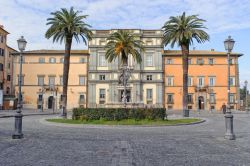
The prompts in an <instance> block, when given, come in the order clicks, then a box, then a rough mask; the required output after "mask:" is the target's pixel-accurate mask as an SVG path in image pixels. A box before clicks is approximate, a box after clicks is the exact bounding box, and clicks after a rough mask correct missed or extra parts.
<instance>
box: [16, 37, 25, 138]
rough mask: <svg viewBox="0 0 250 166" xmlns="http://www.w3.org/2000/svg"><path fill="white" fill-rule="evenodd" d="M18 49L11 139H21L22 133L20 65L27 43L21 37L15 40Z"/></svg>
mask: <svg viewBox="0 0 250 166" xmlns="http://www.w3.org/2000/svg"><path fill="white" fill-rule="evenodd" d="M17 44H18V49H19V50H20V57H19V62H20V69H19V79H18V88H19V93H18V104H17V111H16V114H15V133H14V134H13V135H12V138H13V139H21V138H23V133H22V118H23V115H22V101H21V100H22V64H23V51H24V50H25V47H26V44H27V41H26V40H25V39H24V38H23V36H21V38H20V39H18V40H17Z"/></svg>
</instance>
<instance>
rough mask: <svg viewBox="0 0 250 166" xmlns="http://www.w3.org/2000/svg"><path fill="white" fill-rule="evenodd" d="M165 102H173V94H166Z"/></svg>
mask: <svg viewBox="0 0 250 166" xmlns="http://www.w3.org/2000/svg"><path fill="white" fill-rule="evenodd" d="M167 103H168V104H173V103H174V97H173V94H167Z"/></svg>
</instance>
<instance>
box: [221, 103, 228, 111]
mask: <svg viewBox="0 0 250 166" xmlns="http://www.w3.org/2000/svg"><path fill="white" fill-rule="evenodd" d="M221 109H222V112H223V114H225V113H226V109H227V106H226V104H225V103H223V105H222V106H221Z"/></svg>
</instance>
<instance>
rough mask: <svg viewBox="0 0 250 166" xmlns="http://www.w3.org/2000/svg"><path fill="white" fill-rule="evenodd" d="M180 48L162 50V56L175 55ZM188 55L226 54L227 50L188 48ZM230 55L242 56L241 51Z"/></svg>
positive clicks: (178, 53)
mask: <svg viewBox="0 0 250 166" xmlns="http://www.w3.org/2000/svg"><path fill="white" fill-rule="evenodd" d="M181 54H182V52H181V50H164V52H163V55H164V56H169V55H170V56H175V55H181ZM189 55H191V56H192V55H201V56H202V55H204V56H205V55H227V52H221V51H214V50H189ZM231 55H237V56H239V57H240V56H242V55H243V54H241V53H235V52H232V53H231Z"/></svg>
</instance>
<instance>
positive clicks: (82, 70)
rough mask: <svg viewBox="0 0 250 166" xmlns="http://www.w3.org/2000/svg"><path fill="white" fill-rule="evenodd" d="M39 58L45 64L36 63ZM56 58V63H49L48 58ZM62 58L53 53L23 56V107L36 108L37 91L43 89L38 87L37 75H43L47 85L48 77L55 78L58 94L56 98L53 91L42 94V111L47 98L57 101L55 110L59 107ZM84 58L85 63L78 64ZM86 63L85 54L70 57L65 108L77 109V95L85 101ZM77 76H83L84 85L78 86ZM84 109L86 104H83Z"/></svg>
mask: <svg viewBox="0 0 250 166" xmlns="http://www.w3.org/2000/svg"><path fill="white" fill-rule="evenodd" d="M39 57H44V58H45V63H38V60H39ZM50 57H54V58H56V63H49V58H50ZM62 57H63V53H62V54H59V55H58V54H53V53H49V52H48V53H45V54H44V53H43V54H39V53H36V54H32V53H29V54H24V63H23V72H22V73H23V75H24V85H23V86H22V92H23V96H24V106H26V107H31V108H37V98H38V94H39V91H40V92H41V90H42V89H43V88H42V86H38V77H37V76H38V75H44V84H46V85H48V82H49V76H50V75H53V76H55V85H56V87H58V93H57V96H56V92H55V91H49V90H47V91H46V92H45V93H44V94H43V99H44V104H43V107H44V109H47V107H48V97H49V96H54V98H55V99H57V109H59V106H60V102H59V100H60V95H61V94H62V85H60V76H62V75H63V74H62V73H63V63H60V58H62ZM81 57H84V58H85V63H80V61H79V60H80V58H81ZM17 59H19V57H18V56H15V71H16V73H15V76H16V79H15V89H16V94H17V92H18V86H17V85H18V83H17V81H18V77H17V76H18V74H19V63H18V61H19V60H17ZM87 61H88V56H87V54H86V53H85V52H83V53H77V54H72V55H71V64H70V71H69V80H68V101H67V108H68V109H72V108H74V107H79V106H80V105H79V95H80V94H84V96H85V103H86V99H87ZM79 76H85V77H86V78H85V85H79ZM83 106H84V107H86V104H83Z"/></svg>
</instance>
